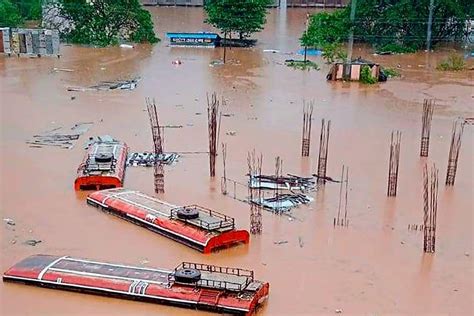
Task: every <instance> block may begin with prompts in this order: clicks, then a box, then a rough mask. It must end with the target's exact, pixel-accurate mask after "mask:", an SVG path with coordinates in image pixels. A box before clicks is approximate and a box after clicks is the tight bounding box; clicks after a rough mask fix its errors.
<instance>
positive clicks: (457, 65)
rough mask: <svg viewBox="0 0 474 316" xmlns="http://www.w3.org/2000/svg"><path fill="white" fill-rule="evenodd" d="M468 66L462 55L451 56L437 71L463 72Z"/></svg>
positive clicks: (442, 62)
mask: <svg viewBox="0 0 474 316" xmlns="http://www.w3.org/2000/svg"><path fill="white" fill-rule="evenodd" d="M465 66H466V63H465V62H464V59H463V58H462V56H460V55H456V54H451V55H449V56H448V58H446V59H444V60H443V61H441V62H440V63H439V64H438V66H437V67H436V69H438V70H442V71H461V70H463V69H464V67H465Z"/></svg>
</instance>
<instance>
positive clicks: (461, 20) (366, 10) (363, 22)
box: [301, 0, 474, 50]
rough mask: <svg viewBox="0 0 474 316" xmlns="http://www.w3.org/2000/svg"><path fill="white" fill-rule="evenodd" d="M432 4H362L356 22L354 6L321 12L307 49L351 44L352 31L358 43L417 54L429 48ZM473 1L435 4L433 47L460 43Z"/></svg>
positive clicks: (366, 0) (426, 0) (373, 0)
mask: <svg viewBox="0 0 474 316" xmlns="http://www.w3.org/2000/svg"><path fill="white" fill-rule="evenodd" d="M429 4H430V0H358V1H357V9H356V14H355V21H354V23H353V24H352V23H351V22H350V19H349V14H350V4H349V5H348V7H346V8H345V9H341V10H336V11H334V12H333V13H327V12H321V13H317V14H315V15H313V16H312V17H311V19H310V24H309V27H308V31H307V32H305V33H304V34H303V36H302V37H301V43H302V44H303V45H307V46H314V47H322V46H323V45H325V44H327V43H333V42H341V41H345V40H347V38H348V36H349V32H350V30H351V27H352V28H353V30H354V38H355V40H356V41H360V42H368V43H370V44H373V45H374V46H376V47H378V48H381V49H383V48H384V47H392V48H393V47H396V46H398V47H401V48H404V49H409V50H414V49H421V48H423V47H425V45H426V35H427V34H426V33H427V23H428V22H427V21H428V14H429ZM473 8H474V6H473V5H472V0H435V1H434V8H433V24H432V43H433V45H435V44H437V43H439V42H442V41H459V40H460V39H461V38H462V37H463V36H464V35H465V31H466V21H467V20H468V19H469V16H470V15H471V14H472V13H473V10H474V9H473Z"/></svg>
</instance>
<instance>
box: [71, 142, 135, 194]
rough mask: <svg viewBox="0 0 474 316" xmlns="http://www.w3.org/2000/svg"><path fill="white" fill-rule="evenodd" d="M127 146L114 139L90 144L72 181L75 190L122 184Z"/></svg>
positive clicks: (99, 188)
mask: <svg viewBox="0 0 474 316" xmlns="http://www.w3.org/2000/svg"><path fill="white" fill-rule="evenodd" d="M127 152H128V147H127V144H125V143H124V142H121V141H118V140H115V139H112V138H110V139H101V138H99V140H98V141H95V142H93V143H91V144H90V146H89V148H88V149H87V152H86V155H85V156H84V159H83V161H82V163H81V164H80V166H79V168H78V169H77V177H76V180H75V181H74V188H75V189H76V190H102V189H110V188H118V187H122V186H123V179H124V177H125V165H126V162H127Z"/></svg>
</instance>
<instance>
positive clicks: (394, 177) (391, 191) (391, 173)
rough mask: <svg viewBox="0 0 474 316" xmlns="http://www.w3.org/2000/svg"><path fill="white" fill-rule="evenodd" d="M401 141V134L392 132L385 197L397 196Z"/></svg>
mask: <svg viewBox="0 0 474 316" xmlns="http://www.w3.org/2000/svg"><path fill="white" fill-rule="evenodd" d="M401 140H402V133H401V132H400V131H392V135H391V138H390V159H389V163H388V186H387V196H396V195H397V186H398V166H399V164H400V142H401Z"/></svg>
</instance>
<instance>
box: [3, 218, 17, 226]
mask: <svg viewBox="0 0 474 316" xmlns="http://www.w3.org/2000/svg"><path fill="white" fill-rule="evenodd" d="M3 221H4V222H5V223H7V225H11V226H15V225H16V224H15V221H14V220H12V219H11V218H4V219H3Z"/></svg>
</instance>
